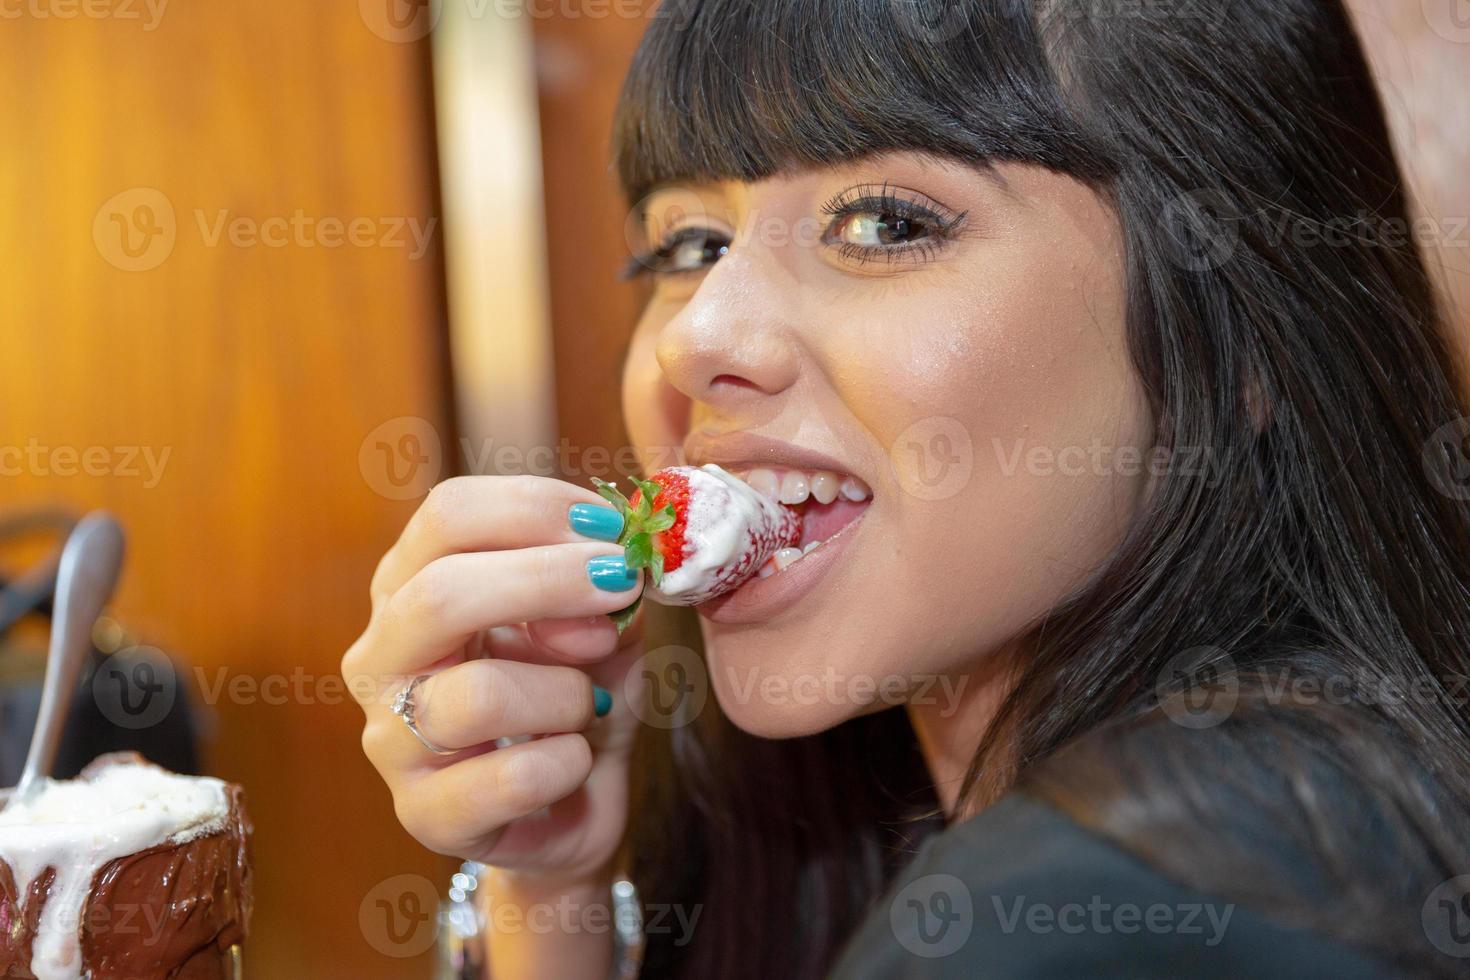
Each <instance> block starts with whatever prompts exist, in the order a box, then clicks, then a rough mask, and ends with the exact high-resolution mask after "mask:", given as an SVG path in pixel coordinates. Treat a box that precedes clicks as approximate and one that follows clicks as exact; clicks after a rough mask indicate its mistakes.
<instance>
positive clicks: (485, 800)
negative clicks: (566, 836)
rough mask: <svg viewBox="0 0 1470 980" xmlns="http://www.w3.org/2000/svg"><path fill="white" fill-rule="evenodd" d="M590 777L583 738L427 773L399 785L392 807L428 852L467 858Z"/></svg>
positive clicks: (530, 745) (516, 748)
mask: <svg viewBox="0 0 1470 980" xmlns="http://www.w3.org/2000/svg"><path fill="white" fill-rule="evenodd" d="M591 772H592V747H591V746H590V745H588V743H587V740H586V739H585V738H583V737H582V736H581V735H578V734H576V733H569V734H565V735H552V736H550V737H548V738H540V739H536V740H535V741H532V742H522V743H520V744H519V745H512V746H509V747H507V748H503V749H496V750H495V751H493V752H486V753H484V754H482V755H476V756H472V757H471V758H468V759H465V760H463V761H462V762H457V763H455V764H454V765H452V766H449V767H447V768H444V769H440V770H437V771H434V772H431V773H427V774H425V775H423V776H421V777H419V778H417V779H415V780H413V781H411V782H410V783H408V784H406V785H403V786H401V787H400V789H399V791H398V792H397V793H395V795H394V805H395V808H396V809H397V811H398V818H399V820H400V821H401V822H402V823H403V826H404V827H405V828H406V829H407V830H408V832H409V833H411V834H413V836H414V837H416V838H418V840H419V841H420V842H421V843H423V844H424V845H425V846H426V847H428V848H429V849H431V850H434V851H438V852H439V853H441V854H464V853H467V852H469V851H471V850H474V849H476V847H477V845H478V844H479V843H480V842H482V841H483V840H484V839H485V838H486V837H488V836H490V835H491V834H493V833H495V832H496V831H498V830H499V829H500V828H501V827H504V826H505V825H506V824H508V823H510V822H511V821H513V820H518V819H520V818H521V817H524V816H526V815H528V814H531V813H535V812H536V811H537V810H540V809H541V808H543V807H547V806H550V805H551V804H553V803H555V802H556V801H557V800H560V799H563V798H565V797H567V796H569V795H571V794H572V793H573V792H575V791H576V790H577V789H578V788H579V787H580V786H582V785H583V784H584V783H586V781H587V777H588V775H589V774H590V773H591Z"/></svg>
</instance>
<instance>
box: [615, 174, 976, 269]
mask: <svg viewBox="0 0 1470 980" xmlns="http://www.w3.org/2000/svg"><path fill="white" fill-rule="evenodd" d="M901 194H910V195H914V196H913V197H903V196H900V195H901ZM925 202H927V203H925ZM820 210H821V213H822V214H825V215H827V216H828V217H829V218H830V219H831V221H830V222H829V224H828V228H827V230H825V231H823V233H822V241H823V243H825V244H828V245H836V246H837V254H838V255H840V256H841V257H842V258H843V259H845V260H848V261H852V262H856V263H858V264H859V265H861V264H864V263H867V262H872V261H878V260H882V261H886V262H888V263H889V264H890V265H891V264H893V263H895V262H900V261H903V262H925V261H928V260H929V259H932V258H933V257H934V255H935V254H936V253H937V252H938V251H939V250H940V248H942V247H943V245H944V244H945V242H947V241H948V240H949V239H950V238H952V237H953V236H954V234H955V232H956V231H957V230H958V229H959V227H960V225H961V224H962V223H963V222H964V220H965V216H966V215H967V214H969V212H968V211H961V212H958V213H956V212H953V211H950V210H949V209H948V208H945V207H944V206H943V205H941V204H939V203H938V202H937V201H931V200H929V199H928V198H921V196H919V195H917V194H916V193H915V192H913V191H905V190H903V189H901V188H890V187H889V185H888V184H887V183H886V182H885V183H883V184H881V185H874V184H860V185H858V186H855V187H849V188H847V189H845V190H843V191H840V192H838V193H837V194H834V195H833V196H832V197H831V198H829V199H828V200H827V201H826V203H824V204H823V205H822V207H821V209H820ZM863 214H878V215H884V216H892V217H896V218H901V219H904V220H907V221H912V222H915V223H918V224H920V225H922V226H923V227H924V228H925V229H926V231H927V232H928V233H927V234H926V235H925V236H924V237H923V238H920V239H918V240H916V241H914V242H912V243H908V244H903V245H893V246H871V245H859V244H856V243H854V242H841V243H837V242H833V241H831V240H829V237H828V236H829V235H830V234H831V230H832V227H833V226H834V225H836V224H837V222H838V221H839V220H841V219H846V218H851V217H854V216H857V215H863ZM696 241H702V242H710V243H714V242H721V243H722V244H720V245H718V246H716V247H717V248H718V250H719V252H720V254H724V251H725V249H727V248H729V244H730V243H729V241H728V239H726V237H725V236H724V235H721V234H719V233H716V232H711V231H709V230H707V229H702V228H696V227H688V228H681V229H680V230H678V231H676V232H674V233H673V234H671V235H669V236H668V237H667V238H665V239H664V241H662V242H660V243H659V244H658V246H656V247H655V248H652V249H649V250H648V251H646V252H642V253H639V254H637V255H634V256H633V257H632V258H631V259H629V260H628V262H627V264H626V265H625V266H624V268H623V272H622V275H621V277H620V278H622V279H625V280H627V279H636V278H638V277H639V276H643V275H655V276H680V275H686V274H689V273H694V272H702V271H704V270H705V269H707V268H709V265H712V264H713V263H708V264H706V265H702V266H700V267H698V268H695V269H683V270H671V271H664V270H662V269H660V266H661V265H662V263H664V262H666V261H668V259H669V258H671V257H672V256H673V255H674V254H675V252H676V251H677V250H678V249H679V248H680V247H682V246H684V245H686V244H688V243H690V242H696Z"/></svg>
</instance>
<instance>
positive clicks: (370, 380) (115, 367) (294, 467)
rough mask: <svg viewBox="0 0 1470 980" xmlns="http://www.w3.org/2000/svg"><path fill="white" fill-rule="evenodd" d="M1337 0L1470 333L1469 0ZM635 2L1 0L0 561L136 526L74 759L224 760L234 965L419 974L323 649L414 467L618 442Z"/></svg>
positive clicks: (22, 668) (288, 971)
mask: <svg viewBox="0 0 1470 980" xmlns="http://www.w3.org/2000/svg"><path fill="white" fill-rule="evenodd" d="M896 2H898V0H896ZM1354 7H1355V8H1356V11H1357V13H1358V14H1359V16H1360V19H1361V23H1362V28H1363V33H1364V36H1365V38H1366V40H1367V43H1368V45H1369V48H1370V50H1371V53H1372V57H1373V60H1374V63H1375V65H1376V66H1377V68H1378V70H1379V73H1380V75H1381V76H1382V78H1383V80H1384V87H1385V95H1386V100H1387V102H1388V105H1389V110H1390V112H1391V114H1392V116H1393V122H1394V125H1395V128H1396V135H1397V138H1398V140H1399V143H1400V150H1401V154H1402V157H1403V159H1404V161H1405V163H1406V165H1407V167H1408V169H1409V171H1410V174H1411V179H1412V181H1413V189H1414V191H1415V193H1416V195H1417V199H1418V200H1419V202H1420V204H1421V207H1422V210H1423V214H1424V216H1425V218H1426V221H1427V222H1428V223H1427V224H1426V225H1425V229H1426V231H1425V234H1426V241H1427V248H1428V249H1429V250H1430V251H1431V252H1432V258H1433V261H1434V263H1435V265H1436V268H1437V270H1438V273H1437V274H1439V275H1440V276H1441V277H1442V281H1443V283H1444V285H1445V288H1446V291H1447V293H1448V294H1449V295H1451V296H1452V297H1454V301H1455V303H1456V304H1457V308H1458V309H1459V310H1460V311H1462V312H1460V313H1458V314H1457V316H1458V318H1459V319H1458V322H1459V323H1460V324H1461V325H1463V326H1467V329H1466V330H1464V331H1462V336H1465V335H1467V334H1470V321H1467V320H1466V319H1465V316H1464V313H1463V311H1464V310H1467V309H1470V181H1466V180H1465V174H1466V173H1467V172H1470V110H1467V108H1466V105H1465V99H1466V93H1467V92H1470V4H1467V3H1466V2H1465V0H1422V2H1421V0H1355V2H1354ZM653 15H654V8H653V7H652V5H651V4H648V3H644V2H639V0H311V2H301V0H250V2H244V0H0V88H3V91H5V92H6V93H7V97H6V99H5V100H4V102H3V104H0V133H3V134H4V149H3V152H0V303H3V310H4V314H3V323H0V538H3V540H0V579H5V580H7V581H10V582H12V583H16V582H18V583H20V584H22V585H23V584H25V582H26V581H27V580H26V578H25V572H26V570H27V569H28V568H33V567H34V566H35V564H36V563H37V562H44V560H45V557H46V555H47V554H48V553H49V552H50V551H51V549H52V548H53V547H54V545H55V542H56V539H57V535H58V533H59V529H60V528H62V527H64V526H65V523H66V521H67V520H68V517H69V515H70V516H74V515H76V514H79V513H82V512H84V511H86V510H87V509H90V508H94V507H105V508H107V509H109V510H110V511H112V512H113V513H114V514H116V515H117V516H118V517H119V519H120V520H121V521H122V523H123V525H124V526H125V528H126V530H127V532H128V536H129V548H130V550H129V556H128V562H127V567H126V570H125V572H124V578H123V582H122V586H121V588H120V590H119V593H118V595H117V597H116V599H115V601H114V603H113V604H112V606H111V608H110V610H109V613H108V616H107V618H106V619H105V620H104V621H103V622H102V623H100V624H99V627H98V629H97V631H96V635H95V640H96V643H97V647H98V650H97V655H96V657H95V658H94V664H93V668H92V672H91V673H89V675H88V684H89V688H88V691H90V692H91V696H90V699H87V698H84V699H83V702H85V703H83V702H79V704H82V707H83V708H84V709H85V710H84V711H83V713H82V715H80V716H79V717H81V718H82V721H80V722H78V724H79V725H86V726H90V727H88V729H87V731H86V732H85V733H79V734H77V735H76V739H77V740H76V741H75V742H74V744H73V745H72V747H71V756H72V757H74V758H73V761H75V759H77V758H80V757H81V756H83V755H85V754H86V753H88V752H91V751H93V750H95V749H100V748H106V747H110V746H112V745H114V744H142V745H144V746H145V747H147V748H148V749H149V751H150V753H151V754H154V755H156V756H161V757H163V758H160V761H165V759H166V760H167V761H170V763H171V764H174V765H178V766H180V767H185V768H188V767H194V768H197V769H198V770H200V771H206V772H209V773H212V774H216V775H220V776H223V777H225V778H228V779H230V780H233V781H236V782H239V783H241V784H242V785H243V786H244V787H245V789H246V793H247V800H248V803H249V806H250V809H251V811H252V813H253V816H254V819H255V825H256V838H255V855H256V866H257V909H256V917H255V920H254V928H253V936H252V939H251V941H250V943H249V945H248V947H247V955H246V963H247V975H249V976H256V977H295V976H310V977H326V978H337V977H342V978H374V977H410V976H427V975H428V974H429V970H430V959H431V946H432V944H433V942H434V935H435V929H436V926H435V922H434V919H433V914H432V913H433V908H434V903H435V902H436V901H437V898H436V896H437V895H439V894H442V892H443V890H444V887H445V885H446V884H447V882H448V875H449V873H450V872H451V871H452V870H453V863H452V862H450V861H448V860H441V859H439V858H436V857H434V856H432V855H429V854H427V853H425V852H424V851H423V850H422V849H421V848H420V847H418V846H417V845H416V844H415V842H414V841H413V840H412V839H410V838H409V837H408V836H407V835H406V834H405V833H404V832H403V831H402V830H400V829H399V827H398V825H397V823H396V822H395V820H394V817H393V810H392V805H391V801H390V799H389V796H388V793H387V791H386V790H385V789H384V788H383V786H382V785H381V783H380V782H379V781H378V779H377V777H376V775H375V774H374V772H373V771H372V769H371V768H370V767H369V765H368V764H367V762H366V761H365V760H364V759H363V757H362V754H361V752H360V750H359V746H358V736H359V731H360V712H359V710H358V708H357V707H356V705H355V704H354V703H352V701H351V699H350V697H349V696H348V695H347V693H346V691H345V689H344V688H343V686H342V684H341V682H340V680H339V679H338V678H337V673H336V671H337V663H338V659H339V657H340V656H341V654H342V652H343V651H344V650H345V648H346V647H347V645H348V644H349V643H350V642H351V641H352V640H353V638H354V637H355V636H356V635H357V633H358V632H359V631H360V629H361V628H362V626H363V624H364V623H365V621H366V618H367V614H368V601H367V584H368V580H369V578H370V576H371V573H372V570H373V567H374V565H375V564H376V562H377V559H378V557H379V556H380V555H381V554H382V552H383V551H384V550H385V549H386V548H387V547H388V546H389V545H390V544H391V543H392V541H393V539H394V538H395V537H396V535H397V533H398V531H399V529H400V528H401V527H402V525H403V523H404V521H405V520H406V519H407V518H408V516H409V515H410V514H411V513H412V511H413V509H414V507H415V506H416V503H417V501H418V500H419V499H421V497H422V495H423V494H424V492H425V491H426V490H427V489H428V487H429V486H431V485H432V484H433V483H434V482H437V480H439V479H442V478H443V477H445V476H449V475H453V474H455V473H467V472H474V473H490V472H528V471H529V472H539V473H544V474H549V475H557V474H559V475H564V476H567V477H569V478H575V479H583V480H585V478H586V476H587V475H589V474H591V475H607V474H609V473H610V472H616V471H618V470H619V469H621V468H623V462H622V461H623V460H625V459H626V454H620V453H619V447H621V446H623V437H622V434H621V427H620V423H619V419H618V411H617V377H618V370H619V361H620V358H621V354H622V350H623V347H624V345H625V343H626V339H627V336H628V333H629V330H630V328H631V326H632V324H633V322H634V320H635V318H636V315H637V309H638V305H639V302H640V297H639V295H638V293H637V290H636V289H634V288H633V287H631V286H626V285H622V284H619V283H618V282H617V281H616V273H617V270H618V268H619V265H620V263H621V261H622V260H623V259H624V258H625V257H626V255H627V251H628V246H627V244H626V239H625V233H624V217H625V212H624V205H623V203H622V202H621V200H620V198H619V196H618V194H617V190H616V185H615V182H614V180H613V177H612V175H611V173H610V171H609V169H608V159H607V146H608V132H609V124H610V119H611V113H612V109H613V105H614V101H615V99H616V95H617V90H618V84H619V81H620V79H621V76H622V73H623V71H624V69H625V67H626V65H627V63H628V60H629V58H630V56H631V53H632V51H633V49H634V47H635V45H636V43H637V40H638V38H639V36H640V35H641V33H642V31H643V29H644V28H645V26H646V25H647V23H648V20H649V18H650V17H651V16H653ZM42 612H44V608H43V609H42ZM4 623H5V620H4V619H3V618H0V624H4ZM45 641H46V622H45V618H44V615H39V614H36V613H31V614H29V615H25V616H23V617H20V618H19V619H18V621H17V622H15V623H14V624H11V625H10V626H9V628H8V629H6V630H4V631H3V633H0V684H3V689H0V710H3V711H4V712H5V714H4V715H0V728H3V730H4V732H5V737H6V738H7V739H8V740H10V742H13V741H14V739H15V738H17V737H19V738H21V739H22V743H21V746H20V752H21V754H22V755H23V749H24V744H23V738H24V732H28V730H29V727H28V726H29V721H28V718H29V717H30V715H29V714H28V712H30V713H33V712H34V706H33V702H34V689H35V679H36V677H37V676H38V674H39V665H40V662H41V657H42V655H43V652H44V645H45ZM144 666H146V667H147V668H148V670H146V671H144V670H143V669H142V668H143V667H144ZM129 685H133V687H130V686H129ZM135 688H136V689H135ZM150 690H151V691H153V692H154V693H158V694H159V695H160V697H161V698H162V700H161V701H158V702H155V703H156V704H159V705H162V707H161V708H156V709H155V708H151V707H150V708H148V709H147V710H145V711H144V712H143V714H141V715H140V714H139V713H138V706H139V705H142V704H144V700H145V699H144V698H143V696H144V695H146V694H148V693H149V691H150ZM79 731H80V730H79ZM65 758H66V756H65V755H64V759H65ZM17 765H18V761H17V756H16V750H15V749H14V747H13V745H9V744H8V745H7V746H6V747H5V749H4V750H3V751H0V769H3V770H4V772H5V775H6V776H7V778H9V779H13V778H14V773H15V771H16V769H15V767H16V766H17ZM6 767H9V768H6Z"/></svg>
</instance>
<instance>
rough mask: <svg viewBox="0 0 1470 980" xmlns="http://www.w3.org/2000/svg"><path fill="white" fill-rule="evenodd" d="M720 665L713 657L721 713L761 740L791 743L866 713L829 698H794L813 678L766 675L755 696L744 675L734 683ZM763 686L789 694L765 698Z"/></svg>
mask: <svg viewBox="0 0 1470 980" xmlns="http://www.w3.org/2000/svg"><path fill="white" fill-rule="evenodd" d="M718 664H719V659H718V655H715V654H712V655H711V671H712V677H711V685H712V686H713V688H714V694H715V698H716V700H718V701H719V703H720V710H721V711H723V712H724V713H725V716H726V717H727V718H729V719H730V722H731V723H732V724H733V725H735V727H737V728H739V729H740V730H741V731H743V732H746V733H747V734H750V735H754V736H756V737H757V738H770V739H787V738H801V737H802V736H805V735H815V734H817V733H818V732H824V731H826V730H828V729H829V728H835V727H837V726H838V725H840V724H842V723H843V722H845V721H847V720H848V719H850V718H853V717H856V716H857V715H859V714H862V713H864V712H863V709H862V708H860V707H859V706H857V705H851V704H833V703H829V702H828V701H827V700H826V699H825V696H823V697H822V698H819V699H816V700H815V703H813V701H812V700H809V699H805V698H804V697H803V698H798V697H797V696H795V695H793V694H791V693H790V692H792V691H793V689H794V688H799V686H800V682H801V679H802V678H803V677H804V676H809V675H803V674H801V673H800V672H797V673H792V674H786V673H784V672H767V671H762V672H761V674H760V675H758V679H757V681H756V686H755V689H754V691H753V692H752V691H751V688H750V687H749V685H748V684H747V683H746V679H745V678H744V676H743V673H744V672H741V673H742V676H741V677H740V679H739V680H738V681H734V680H732V679H731V678H730V677H729V675H728V672H727V671H724V670H722V669H721V668H720V667H719V666H718ZM762 683H764V684H768V685H773V688H772V689H775V690H781V691H785V692H787V693H786V694H783V695H778V696H776V697H770V696H766V697H763V696H761V693H760V690H761V688H760V685H761V684H762Z"/></svg>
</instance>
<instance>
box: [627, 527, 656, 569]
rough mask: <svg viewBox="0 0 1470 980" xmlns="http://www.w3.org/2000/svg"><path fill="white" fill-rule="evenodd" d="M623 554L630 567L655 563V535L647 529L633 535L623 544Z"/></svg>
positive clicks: (640, 566)
mask: <svg viewBox="0 0 1470 980" xmlns="http://www.w3.org/2000/svg"><path fill="white" fill-rule="evenodd" d="M623 556H624V559H625V560H626V561H627V562H628V567H629V568H647V567H648V566H649V565H650V564H652V563H653V556H654V550H653V537H652V536H651V535H650V534H649V533H648V532H647V531H642V532H639V533H638V534H635V535H633V536H632V537H631V538H629V539H628V543H627V544H625V545H624V546H623ZM659 557H660V558H662V557H663V556H662V555H660V556H659Z"/></svg>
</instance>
